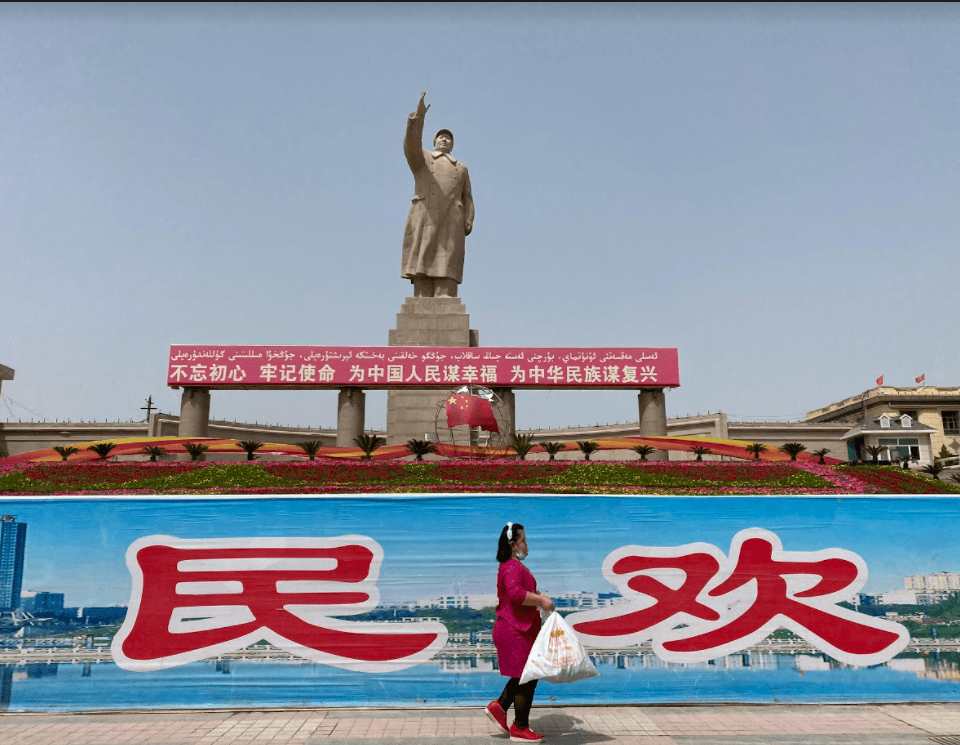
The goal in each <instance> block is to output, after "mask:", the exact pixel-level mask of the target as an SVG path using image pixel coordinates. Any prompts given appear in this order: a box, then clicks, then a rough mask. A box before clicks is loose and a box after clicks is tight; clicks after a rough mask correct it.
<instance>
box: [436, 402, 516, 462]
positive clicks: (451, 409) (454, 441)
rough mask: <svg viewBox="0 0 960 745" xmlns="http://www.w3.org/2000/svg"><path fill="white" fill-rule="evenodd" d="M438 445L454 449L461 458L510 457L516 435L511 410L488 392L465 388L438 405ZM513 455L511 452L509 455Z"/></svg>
mask: <svg viewBox="0 0 960 745" xmlns="http://www.w3.org/2000/svg"><path fill="white" fill-rule="evenodd" d="M434 431H435V433H436V438H437V443H438V444H441V445H453V446H455V447H456V448H457V449H458V453H457V454H458V455H459V456H460V457H467V458H498V457H503V456H504V455H506V454H507V451H508V450H509V448H510V445H511V444H512V443H511V442H510V440H509V439H508V438H509V434H510V433H512V432H513V422H512V421H511V419H510V410H509V409H508V408H507V406H506V405H505V404H504V403H503V401H502V400H501V399H500V397H499V396H498V395H497V394H496V393H494V392H493V391H492V390H490V389H489V388H485V387H483V386H479V385H464V386H460V387H459V388H454V389H453V390H451V391H449V392H448V393H447V394H446V395H445V396H444V397H443V398H441V399H440V400H439V401H438V402H437V413H436V417H435V420H434ZM510 452H512V451H510Z"/></svg>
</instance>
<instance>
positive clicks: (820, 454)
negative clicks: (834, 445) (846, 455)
mask: <svg viewBox="0 0 960 745" xmlns="http://www.w3.org/2000/svg"><path fill="white" fill-rule="evenodd" d="M829 452H830V448H820V449H819V450H814V451H813V454H814V455H815V456H817V458H819V460H818V461H817V462H818V463H821V464H825V463H826V461H825V460H824V459H823V458H824V456H825V455H826V454H827V453H829Z"/></svg>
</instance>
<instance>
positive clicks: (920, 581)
mask: <svg viewBox="0 0 960 745" xmlns="http://www.w3.org/2000/svg"><path fill="white" fill-rule="evenodd" d="M903 585H904V587H905V588H906V589H908V590H920V591H924V592H930V591H932V592H960V573H956V572H937V573H936V574H917V575H914V576H913V577H904V578H903Z"/></svg>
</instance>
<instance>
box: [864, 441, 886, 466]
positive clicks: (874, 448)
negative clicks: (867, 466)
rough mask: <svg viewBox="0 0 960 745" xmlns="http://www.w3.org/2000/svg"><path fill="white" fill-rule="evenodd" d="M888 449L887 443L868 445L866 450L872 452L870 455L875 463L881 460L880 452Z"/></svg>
mask: <svg viewBox="0 0 960 745" xmlns="http://www.w3.org/2000/svg"><path fill="white" fill-rule="evenodd" d="M886 449H887V446H886V445H867V447H866V451H867V452H868V453H869V454H870V457H871V458H873V463H874V465H876V464H877V463H879V462H880V453H882V452H883V451H884V450H886Z"/></svg>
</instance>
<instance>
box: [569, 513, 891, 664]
mask: <svg viewBox="0 0 960 745" xmlns="http://www.w3.org/2000/svg"><path fill="white" fill-rule="evenodd" d="M603 574H604V577H606V578H607V579H608V580H609V581H610V582H611V583H612V584H614V585H616V586H617V588H618V589H619V590H620V592H621V594H622V595H623V596H624V598H626V602H625V603H621V604H620V605H616V606H613V607H610V608H604V609H602V610H593V611H584V612H581V613H574V614H572V615H570V616H568V617H567V622H568V623H569V624H570V626H571V627H572V628H573V630H574V631H576V632H577V633H578V634H579V635H580V638H581V641H583V643H584V644H585V645H586V646H593V647H600V648H608V649H609V648H616V647H622V646H627V645H634V644H641V643H642V642H644V641H647V640H652V642H653V649H654V652H656V654H657V656H658V657H660V658H661V659H664V660H667V661H670V662H705V661H707V660H712V659H716V658H717V657H723V656H724V655H728V654H733V653H736V652H740V651H742V650H744V649H746V648H747V647H750V646H751V645H753V644H756V643H757V642H759V641H761V640H763V639H765V638H766V637H768V636H769V635H770V634H772V633H773V632H774V631H776V630H777V629H779V628H785V629H789V630H790V631H792V632H793V633H795V634H796V635H797V636H799V637H801V638H803V639H805V640H806V641H808V642H810V643H811V644H813V645H814V646H815V647H817V648H818V649H821V650H823V651H824V652H826V653H827V654H829V655H830V656H831V657H834V658H835V659H837V660H839V661H840V662H844V663H846V664H849V665H876V664H880V663H881V662H885V661H887V660H889V659H891V658H892V657H895V656H896V655H897V654H898V653H899V652H900V651H901V650H903V649H904V648H905V647H906V646H907V644H909V642H910V636H909V633H908V632H907V629H906V628H905V627H904V626H902V625H900V624H898V623H894V622H892V621H887V620H884V619H880V618H874V617H872V616H867V615H865V614H862V613H857V612H856V611H853V610H849V609H846V608H843V607H841V606H839V605H837V603H839V602H841V601H844V600H848V599H849V598H850V597H851V596H852V595H853V594H854V593H855V592H857V591H858V590H860V589H861V588H862V587H863V585H864V583H865V582H866V581H867V565H866V563H865V562H864V561H863V559H861V558H860V557H859V556H858V555H857V554H854V553H852V552H850V551H845V550H843V549H839V548H830V549H824V550H822V551H784V550H783V547H782V546H781V543H780V539H779V538H778V537H777V536H776V535H775V534H774V533H771V532H769V531H766V530H762V529H760V528H751V529H749V530H743V531H740V532H739V533H737V535H736V536H735V537H734V539H733V541H732V543H731V546H730V553H729V555H728V556H724V554H723V553H722V552H721V551H720V549H718V548H717V547H716V546H713V545H711V544H708V543H689V544H687V545H685V546H673V547H660V546H623V547H622V548H619V549H617V550H616V551H614V552H613V553H611V554H610V555H609V556H608V557H607V558H606V560H605V561H604V563H603Z"/></svg>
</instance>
